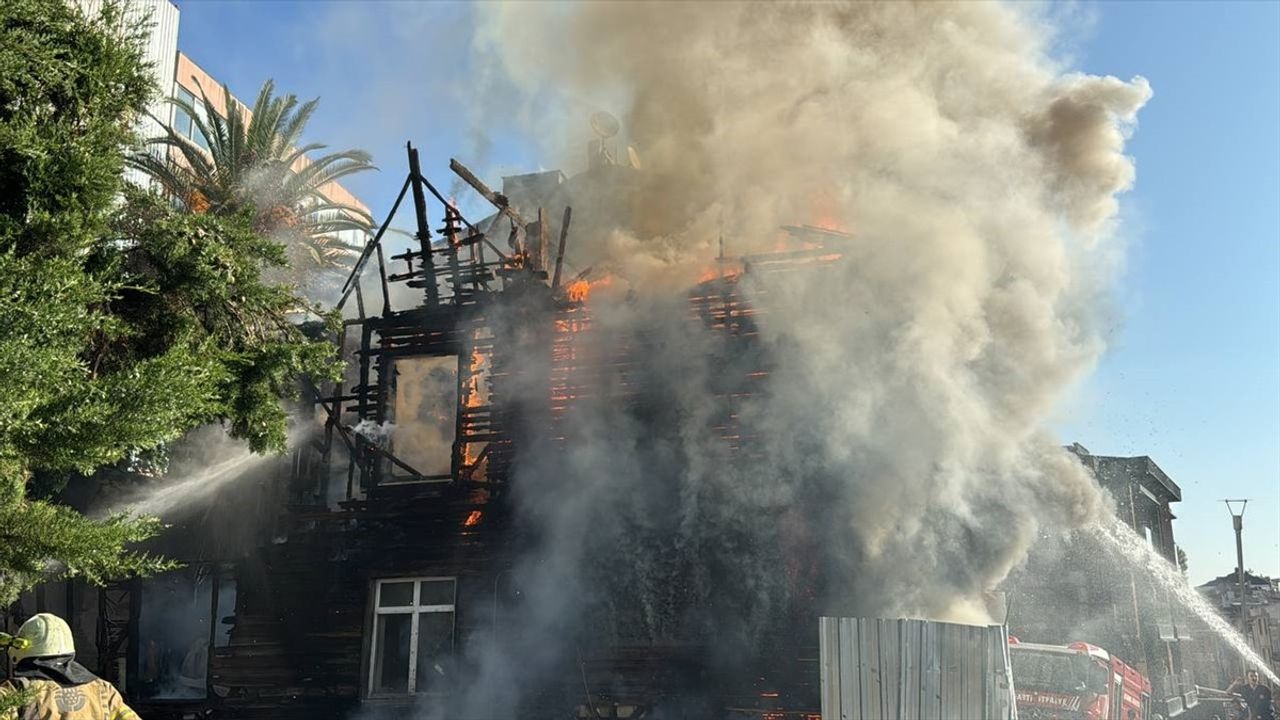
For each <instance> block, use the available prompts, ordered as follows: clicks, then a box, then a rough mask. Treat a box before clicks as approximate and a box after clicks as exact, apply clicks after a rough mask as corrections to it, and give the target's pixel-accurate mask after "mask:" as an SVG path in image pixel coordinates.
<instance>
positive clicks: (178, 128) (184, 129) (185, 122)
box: [173, 105, 191, 137]
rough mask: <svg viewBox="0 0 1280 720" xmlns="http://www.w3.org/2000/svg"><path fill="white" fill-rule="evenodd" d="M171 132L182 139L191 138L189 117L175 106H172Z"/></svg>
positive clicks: (184, 111)
mask: <svg viewBox="0 0 1280 720" xmlns="http://www.w3.org/2000/svg"><path fill="white" fill-rule="evenodd" d="M173 131H174V132H176V133H178V134H179V135H181V136H183V137H190V136H191V116H190V115H188V114H187V111H186V110H183V109H182V108H180V107H178V106H177V105H174V106H173Z"/></svg>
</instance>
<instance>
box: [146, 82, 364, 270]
mask: <svg viewBox="0 0 1280 720" xmlns="http://www.w3.org/2000/svg"><path fill="white" fill-rule="evenodd" d="M221 99H222V107H224V108H226V115H225V116H223V115H222V114H220V113H219V111H218V106H217V105H216V104H215V103H214V102H213V99H212V98H210V97H208V96H206V95H203V94H202V95H201V97H200V99H199V101H198V103H196V104H193V103H190V102H187V101H185V100H182V99H179V98H174V99H172V100H170V102H171V103H172V104H173V105H174V106H175V107H177V108H178V109H179V110H181V111H182V112H183V113H185V114H186V116H188V117H190V118H191V119H192V122H193V125H194V130H193V132H195V133H196V134H197V135H198V136H199V137H200V139H201V141H202V142H200V143H196V142H194V141H192V140H191V139H190V138H188V137H186V136H185V135H183V134H182V133H181V132H179V131H178V130H177V129H175V128H174V127H173V126H172V125H169V124H165V123H161V125H162V126H163V127H164V131H165V133H164V135H162V136H160V137H156V138H150V139H148V141H147V144H148V146H149V150H150V151H149V152H148V151H140V152H137V153H135V154H134V155H133V156H132V157H131V158H130V159H129V162H130V164H131V165H132V166H133V167H135V168H137V169H139V170H141V171H143V172H145V173H146V174H148V175H149V176H151V177H152V178H154V179H155V180H156V181H157V182H159V183H160V185H161V186H163V187H164V189H165V190H166V191H167V192H168V193H170V194H171V195H172V196H173V197H175V198H178V199H180V201H181V202H183V203H184V204H185V205H186V207H187V209H188V210H191V211H192V212H196V213H211V214H215V215H226V214H236V213H240V212H243V211H244V210H245V209H246V208H253V212H254V214H253V224H254V228H255V229H256V230H257V231H259V232H261V233H264V234H266V235H269V236H271V237H273V238H276V239H278V240H280V241H281V242H283V243H285V244H286V245H287V246H288V247H289V249H290V250H291V251H292V253H291V259H292V260H293V261H294V262H295V263H296V264H299V265H302V266H303V269H304V270H306V271H310V272H312V273H314V272H315V271H320V272H321V273H324V272H325V271H334V270H340V269H341V268H343V267H346V266H347V264H348V262H349V261H350V260H351V257H352V255H353V251H358V248H352V247H351V246H349V245H347V244H346V243H344V242H343V241H342V240H341V239H340V238H339V236H338V233H340V232H342V231H344V230H359V231H362V232H363V231H367V230H368V229H369V227H370V225H371V224H372V219H371V218H370V217H369V215H368V213H366V212H365V211H364V210H362V209H360V208H358V207H355V206H353V205H349V204H345V203H341V202H336V201H334V200H331V199H330V198H328V197H326V195H325V194H324V189H325V187H326V186H329V185H330V184H331V183H334V182H336V181H338V180H341V179H342V178H345V177H347V176H349V175H352V174H354V173H358V172H362V171H365V170H369V169H371V168H372V165H371V164H370V162H369V160H370V158H369V154H368V153H367V152H365V151H363V150H343V151H340V152H333V153H328V154H324V155H319V156H315V157H312V154H313V153H316V152H318V151H320V150H324V149H325V147H326V146H325V145H321V144H318V143H309V144H303V143H302V132H303V130H304V128H305V127H306V124H307V122H308V121H309V120H310V119H311V116H312V115H313V114H314V113H315V110H316V106H317V104H318V102H319V101H318V100H310V101H308V102H305V103H301V104H300V103H299V102H298V98H297V97H296V96H294V95H283V96H277V95H275V85H274V83H273V82H272V81H271V80H268V81H266V82H265V83H264V84H263V86H262V89H261V90H260V91H259V92H258V98H257V100H256V101H254V103H253V108H252V109H251V110H247V109H246V108H244V107H243V106H242V105H241V104H240V103H239V102H238V101H237V100H236V99H235V98H234V97H232V95H231V92H230V90H228V89H227V87H226V86H225V85H224V86H223V88H222V98H221ZM204 148H208V149H207V150H205V149H204ZM174 156H176V158H177V161H176V162H175V161H174ZM299 279H300V280H302V281H304V282H305V281H306V280H307V278H305V277H303V278H299Z"/></svg>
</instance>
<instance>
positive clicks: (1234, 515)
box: [1222, 498, 1249, 671]
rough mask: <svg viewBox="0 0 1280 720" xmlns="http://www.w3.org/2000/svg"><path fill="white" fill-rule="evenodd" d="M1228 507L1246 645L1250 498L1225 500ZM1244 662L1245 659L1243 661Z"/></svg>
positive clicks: (1246, 666) (1242, 632) (1241, 627)
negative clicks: (1246, 529)
mask: <svg viewBox="0 0 1280 720" xmlns="http://www.w3.org/2000/svg"><path fill="white" fill-rule="evenodd" d="M1222 502H1224V503H1226V505H1227V512H1229V513H1231V526H1232V527H1234V528H1235V531H1236V583H1237V584H1238V586H1239V587H1238V592H1239V594H1240V636H1241V637H1242V638H1244V641H1245V643H1246V644H1248V643H1249V608H1248V607H1247V606H1246V605H1245V596H1244V542H1243V540H1242V537H1241V536H1242V534H1243V532H1244V508H1245V506H1246V505H1248V504H1249V499H1248V498H1242V499H1238V500H1223V501H1222ZM1231 503H1240V510H1239V511H1236V509H1235V508H1234V507H1232V506H1231ZM1241 660H1242V662H1243V658H1242V659H1241ZM1244 665H1245V670H1246V671H1248V669H1249V668H1248V663H1247V662H1244Z"/></svg>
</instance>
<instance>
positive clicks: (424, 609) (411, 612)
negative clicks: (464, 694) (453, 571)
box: [366, 576, 458, 697]
mask: <svg viewBox="0 0 1280 720" xmlns="http://www.w3.org/2000/svg"><path fill="white" fill-rule="evenodd" d="M446 580H447V581H449V582H451V583H453V598H452V602H450V603H448V604H447V605H422V604H421V597H422V583H423V582H443V581H446ZM407 582H411V583H413V604H411V605H395V606H392V607H382V586H383V585H392V584H396V583H407ZM429 612H437V613H442V612H447V613H450V614H452V616H453V622H452V623H451V624H450V627H449V637H450V639H449V647H450V648H451V649H452V647H453V636H454V633H455V632H456V631H457V629H458V578H457V577H452V576H419V577H389V578H378V579H377V580H375V581H374V585H373V623H372V625H371V627H370V633H369V634H370V640H369V674H368V685H367V686H366V687H367V689H368V690H367V692H368V696H369V697H404V696H406V695H416V694H417V684H418V619H419V616H420V615H421V614H422V613H429ZM382 615H408V616H409V617H410V621H409V684H408V685H407V686H406V687H407V688H408V692H407V693H403V694H402V693H389V692H378V690H377V689H376V687H375V685H374V681H375V680H376V678H375V677H374V670H375V669H376V668H377V666H378V659H377V658H378V650H379V647H378V642H379V637H378V618H379V617H380V616H382Z"/></svg>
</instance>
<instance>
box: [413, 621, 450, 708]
mask: <svg viewBox="0 0 1280 720" xmlns="http://www.w3.org/2000/svg"><path fill="white" fill-rule="evenodd" d="M452 649H453V613H447V612H429V613H418V681H417V685H416V687H415V688H414V690H415V691H416V692H434V691H439V690H441V689H443V688H442V685H445V684H446V681H447V680H448V679H449V652H450V650H452Z"/></svg>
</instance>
